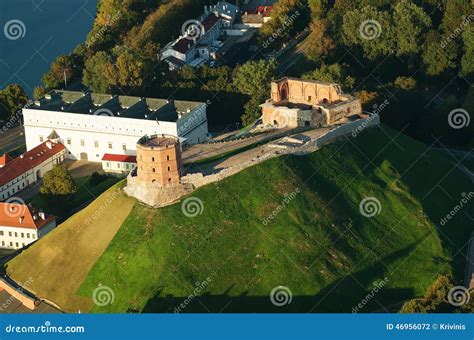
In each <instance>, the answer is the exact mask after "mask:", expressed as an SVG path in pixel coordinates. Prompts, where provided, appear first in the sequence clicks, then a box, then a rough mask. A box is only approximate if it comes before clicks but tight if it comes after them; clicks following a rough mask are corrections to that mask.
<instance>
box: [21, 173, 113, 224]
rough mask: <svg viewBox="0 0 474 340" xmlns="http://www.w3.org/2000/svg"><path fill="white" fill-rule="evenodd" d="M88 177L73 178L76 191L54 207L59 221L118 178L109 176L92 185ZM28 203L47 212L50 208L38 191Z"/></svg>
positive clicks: (98, 194) (96, 195) (100, 192)
mask: <svg viewBox="0 0 474 340" xmlns="http://www.w3.org/2000/svg"><path fill="white" fill-rule="evenodd" d="M89 179H90V176H86V177H80V178H76V179H74V181H75V183H76V186H77V192H76V193H75V194H74V195H71V196H69V197H66V198H65V200H64V205H61V207H56V209H54V210H55V211H54V213H55V214H56V216H58V218H59V221H64V220H66V219H67V218H68V217H70V216H71V215H72V214H73V213H75V212H77V211H78V210H80V209H81V208H83V207H84V206H85V205H86V204H88V203H90V202H91V201H93V200H94V199H96V198H97V197H98V196H100V194H102V193H103V192H104V191H106V190H107V189H108V188H110V187H111V186H113V185H114V184H116V183H117V182H118V181H119V180H120V179H118V178H116V177H110V178H107V179H106V180H104V181H103V182H100V183H99V184H97V185H95V186H94V185H92V184H91V182H90V180H89ZM28 203H32V204H33V206H34V207H35V208H41V209H44V211H47V212H49V211H50V210H51V204H50V203H48V201H47V199H46V198H45V196H44V195H42V194H40V193H38V194H37V195H35V196H34V197H32V198H31V200H29V202H28Z"/></svg>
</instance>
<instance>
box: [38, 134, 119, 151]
mask: <svg viewBox="0 0 474 340" xmlns="http://www.w3.org/2000/svg"><path fill="white" fill-rule="evenodd" d="M39 140H40V142H44V136H40V137H39ZM80 143H81V146H86V141H85V140H84V139H81V140H80ZM66 144H67V145H72V139H71V138H68V139H67V140H66ZM94 147H95V148H96V149H98V148H99V141H97V140H96V141H94ZM108 147H109V149H113V147H114V145H113V143H112V142H108ZM122 149H123V151H127V144H125V143H123V144H122Z"/></svg>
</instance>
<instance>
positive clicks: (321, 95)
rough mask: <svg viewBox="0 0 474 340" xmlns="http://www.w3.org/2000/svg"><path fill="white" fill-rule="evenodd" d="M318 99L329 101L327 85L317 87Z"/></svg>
mask: <svg viewBox="0 0 474 340" xmlns="http://www.w3.org/2000/svg"><path fill="white" fill-rule="evenodd" d="M318 100H319V102H320V103H322V102H324V101H325V100H327V102H328V103H329V102H331V97H330V96H329V89H328V87H327V86H322V87H320V88H319V89H318Z"/></svg>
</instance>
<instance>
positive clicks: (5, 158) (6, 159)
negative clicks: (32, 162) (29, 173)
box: [0, 153, 13, 166]
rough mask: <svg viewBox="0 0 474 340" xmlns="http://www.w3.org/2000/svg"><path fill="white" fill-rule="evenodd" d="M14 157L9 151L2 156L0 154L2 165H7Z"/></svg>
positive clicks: (0, 163) (0, 164)
mask: <svg viewBox="0 0 474 340" xmlns="http://www.w3.org/2000/svg"><path fill="white" fill-rule="evenodd" d="M12 159H13V158H12V157H11V156H10V155H9V154H8V153H5V154H3V155H2V156H0V166H4V165H6V164H7V163H8V162H10V161H11V160H12Z"/></svg>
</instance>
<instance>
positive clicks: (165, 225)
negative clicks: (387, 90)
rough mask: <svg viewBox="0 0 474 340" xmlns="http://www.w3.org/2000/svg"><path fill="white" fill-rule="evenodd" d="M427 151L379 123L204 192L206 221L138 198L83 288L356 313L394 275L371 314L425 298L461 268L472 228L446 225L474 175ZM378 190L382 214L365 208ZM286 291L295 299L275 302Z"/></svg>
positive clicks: (128, 301)
mask: <svg viewBox="0 0 474 340" xmlns="http://www.w3.org/2000/svg"><path fill="white" fill-rule="evenodd" d="M426 148H427V147H426V145H424V144H422V143H418V142H416V141H414V140H412V139H410V138H408V137H406V136H403V135H398V134H397V133H396V132H394V131H393V130H390V129H388V128H386V127H383V130H382V129H379V128H375V129H371V130H369V131H367V132H365V133H363V134H361V135H360V136H358V137H357V138H356V139H350V140H349V139H348V140H346V141H344V142H339V143H335V144H332V145H330V146H327V147H325V148H323V149H322V150H320V151H318V152H315V153H313V154H311V155H307V156H303V157H297V156H283V157H279V158H276V159H272V160H270V161H267V162H265V163H263V164H260V165H258V166H254V167H252V168H249V169H246V170H244V171H242V172H240V173H239V174H237V175H235V176H233V177H230V178H227V179H225V180H224V181H222V182H219V183H215V184H211V185H208V186H205V187H202V188H200V189H199V190H197V191H195V192H194V193H193V194H192V196H193V197H196V198H199V199H200V200H201V201H202V202H203V207H204V209H203V211H202V213H201V214H200V215H198V216H196V217H194V218H191V217H186V216H184V214H183V212H182V208H181V203H179V204H175V205H172V206H168V207H165V208H161V209H150V208H147V207H145V206H142V205H140V204H138V203H136V204H135V205H134V207H133V210H132V212H131V213H130V214H129V216H128V217H127V218H126V219H125V221H124V223H123V225H122V227H121V229H120V230H119V232H118V233H117V234H116V236H115V237H114V239H113V241H112V242H111V243H110V245H109V246H108V248H107V250H106V251H105V252H104V253H103V255H102V256H101V257H100V259H99V260H98V261H97V263H95V265H94V266H93V267H92V269H91V271H90V272H89V273H88V275H87V278H86V279H85V281H84V282H83V283H82V285H81V287H80V289H79V291H78V292H77V295H81V296H83V297H84V299H89V300H91V297H92V295H93V291H94V290H95V289H97V287H99V286H101V285H105V286H107V287H110V288H111V289H112V291H113V293H114V301H113V303H112V304H110V305H106V306H103V307H100V306H97V305H94V306H93V308H92V311H94V312H126V311H129V312H130V311H132V312H173V311H175V310H176V308H177V307H178V306H180V305H181V311H183V312H208V311H211V312H221V311H223V312H309V311H311V312H350V311H351V309H352V308H353V307H354V306H356V305H357V304H358V303H359V302H360V301H361V300H362V299H363V298H364V297H365V296H367V294H369V293H370V292H371V291H372V290H373V289H374V287H375V286H374V284H376V283H380V282H381V281H382V280H385V282H386V284H385V285H384V287H383V289H381V290H380V291H379V292H378V293H377V294H376V296H375V297H374V298H373V299H371V300H370V301H369V302H368V303H367V305H366V306H365V307H364V309H363V310H362V311H363V312H369V311H373V310H378V309H381V308H383V307H385V306H390V305H392V304H396V303H398V302H400V301H403V300H406V299H409V298H413V297H416V296H420V295H422V294H424V292H425V290H426V288H427V287H428V286H429V285H430V284H431V283H432V282H433V281H434V280H435V278H436V277H437V276H438V275H441V274H445V273H452V274H454V275H455V277H456V278H462V277H463V275H464V268H465V258H464V256H463V252H465V251H466V242H467V241H468V238H469V236H470V233H471V231H472V221H470V220H469V218H468V216H467V215H466V214H464V213H463V212H460V213H459V214H457V215H456V216H455V218H453V219H452V220H450V222H449V224H447V225H444V226H441V225H440V219H441V218H442V217H443V216H445V215H446V213H448V212H449V211H450V210H451V209H452V208H453V207H454V206H455V205H456V204H458V203H459V200H460V198H461V197H462V196H461V194H462V192H465V191H466V188H468V187H469V185H470V184H471V183H470V181H469V180H468V179H467V177H466V176H464V175H463V174H461V173H460V172H459V171H458V170H456V169H453V165H452V164H451V163H450V162H449V161H448V160H447V159H446V158H445V156H444V155H443V154H441V153H439V152H437V151H429V150H426ZM297 189H298V192H297V191H295V190H297ZM295 192H297V194H295V195H292V196H295V197H294V198H292V199H290V200H288V202H286V203H284V202H285V197H287V196H285V195H289V194H290V193H295ZM367 197H374V198H376V199H377V200H378V201H379V202H380V207H381V208H380V210H379V213H378V214H376V215H375V216H373V217H364V216H363V215H362V214H361V213H360V209H359V204H360V202H361V201H362V200H363V199H364V198H367ZM472 208H473V202H471V203H470V206H466V207H465V208H464V209H469V210H470V212H472ZM118 209H119V208H117V210H118ZM467 211H468V210H466V212H467ZM273 212H276V213H275V214H274V216H275V217H274V218H273V219H270V220H269V221H268V223H263V220H264V219H265V218H267V217H268V216H270V215H271V214H272V213H273ZM97 228H99V229H100V226H97ZM75 247H77V245H75ZM22 261H23V262H24V260H22ZM28 267H30V264H29V266H28ZM51 281H53V280H51ZM54 281H56V282H57V285H60V284H61V283H60V281H58V280H56V279H55V280H54ZM51 284H52V283H51ZM276 286H286V287H288V288H289V289H290V290H291V292H292V295H293V298H292V302H291V303H290V304H288V305H286V306H284V307H275V306H274V305H273V304H272V303H271V302H270V299H269V294H270V292H271V290H272V289H273V288H274V287H276ZM198 289H199V290H198ZM182 306H184V307H182Z"/></svg>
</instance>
